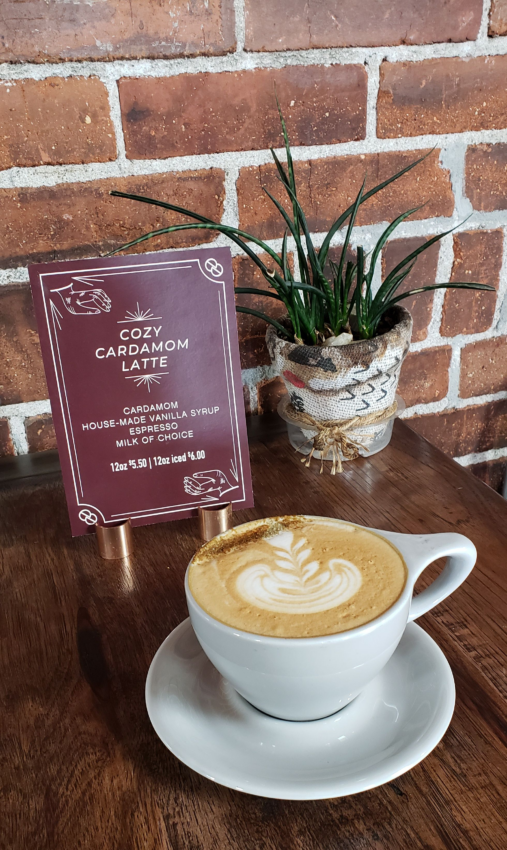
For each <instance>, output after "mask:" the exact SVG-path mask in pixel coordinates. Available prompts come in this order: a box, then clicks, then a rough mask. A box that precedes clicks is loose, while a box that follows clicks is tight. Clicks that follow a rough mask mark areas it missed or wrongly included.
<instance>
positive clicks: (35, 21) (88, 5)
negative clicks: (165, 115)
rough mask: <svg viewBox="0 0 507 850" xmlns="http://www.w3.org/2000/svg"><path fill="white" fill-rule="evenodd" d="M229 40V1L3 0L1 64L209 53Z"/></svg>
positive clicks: (224, 48)
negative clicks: (66, 0)
mask: <svg viewBox="0 0 507 850" xmlns="http://www.w3.org/2000/svg"><path fill="white" fill-rule="evenodd" d="M234 44H235V38H234V6H233V0H192V2H191V3H189V2H188V0H171V2H170V3H167V2H166V3H164V2H160V0H136V2H135V3H132V0H102V2H100V3H94V2H90V0H74V2H72V3H65V2H63V3H62V2H43V0H23V2H22V3H20V2H19V0H2V39H1V42H0V61H1V62H58V61H61V60H82V59H109V60H110V59H157V58H163V59H172V58H175V57H177V56H198V55H200V54H203V55H207V56H213V55H217V54H222V53H227V52H229V51H230V50H232V49H233V47H234Z"/></svg>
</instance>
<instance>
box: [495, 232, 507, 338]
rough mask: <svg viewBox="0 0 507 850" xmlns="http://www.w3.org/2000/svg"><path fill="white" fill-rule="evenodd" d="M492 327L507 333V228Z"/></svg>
mask: <svg viewBox="0 0 507 850" xmlns="http://www.w3.org/2000/svg"><path fill="white" fill-rule="evenodd" d="M492 326H493V328H494V329H495V331H497V332H498V333H507V227H505V228H504V234H503V258H502V267H501V269H500V281H499V285H498V295H497V299H496V309H495V316H494V319H493V325H492Z"/></svg>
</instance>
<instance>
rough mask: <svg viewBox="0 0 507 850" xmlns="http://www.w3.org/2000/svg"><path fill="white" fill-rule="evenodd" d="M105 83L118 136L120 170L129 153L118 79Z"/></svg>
mask: <svg viewBox="0 0 507 850" xmlns="http://www.w3.org/2000/svg"><path fill="white" fill-rule="evenodd" d="M105 85H106V88H107V95H108V98H109V113H110V115H111V122H112V124H113V127H114V132H115V136H116V157H117V159H116V162H117V165H118V168H119V169H120V170H123V169H124V168H125V165H124V164H125V163H126V162H127V155H126V152H125V138H124V136H123V124H122V120H121V106H120V94H119V91H118V83H117V82H116V80H110V79H108V80H107V81H106V82H105ZM122 167H123V168H122Z"/></svg>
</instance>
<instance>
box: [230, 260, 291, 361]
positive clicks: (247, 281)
mask: <svg viewBox="0 0 507 850" xmlns="http://www.w3.org/2000/svg"><path fill="white" fill-rule="evenodd" d="M260 259H261V260H262V261H263V263H265V264H266V265H267V267H268V268H271V267H272V265H273V263H272V261H271V259H270V257H269V256H268V255H267V254H261V256H260ZM232 265H233V269H234V280H235V282H236V286H252V287H254V288H255V289H263V290H265V291H266V292H267V291H268V290H269V289H270V287H269V286H268V283H267V281H266V280H265V278H264V277H263V275H262V274H261V272H260V271H259V269H258V268H257V266H256V265H255V263H253V262H252V260H250V259H249V258H248V257H234V259H233V261H232ZM271 291H272V292H273V289H271ZM236 303H237V304H238V305H239V306H241V307H251V308H252V310H259V311H260V312H261V313H267V314H268V316H272V317H273V318H274V319H278V318H280V316H285V315H286V313H287V310H286V309H285V306H284V304H283V303H282V302H281V301H276V300H275V299H274V298H270V297H269V296H267V295H266V296H264V297H263V296H262V295H237V296H236ZM237 319H238V335H239V348H240V354H241V365H242V367H243V369H252V368H253V367H255V366H266V365H267V364H269V363H270V362H271V361H270V359H269V354H268V350H267V348H266V342H265V336H266V328H267V324H266V322H263V321H262V319H257V318H256V317H255V316H249V315H247V314H246V313H237Z"/></svg>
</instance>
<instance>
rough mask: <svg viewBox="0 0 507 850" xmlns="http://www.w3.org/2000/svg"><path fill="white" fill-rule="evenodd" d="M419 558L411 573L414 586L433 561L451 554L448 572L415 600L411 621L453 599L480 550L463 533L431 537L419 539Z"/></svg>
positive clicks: (448, 557) (411, 610)
mask: <svg viewBox="0 0 507 850" xmlns="http://www.w3.org/2000/svg"><path fill="white" fill-rule="evenodd" d="M419 541H420V548H419V557H418V558H417V560H416V562H415V563H414V562H413V561H412V564H411V565H410V568H409V573H410V576H411V579H412V586H414V585H415V583H416V581H417V579H418V578H419V576H420V575H421V573H422V572H423V570H425V569H426V567H427V566H429V565H430V564H431V563H433V561H436V560H437V558H442V557H444V555H447V561H446V564H445V566H444V569H443V570H442V572H441V573H440V575H439V576H438V578H436V579H435V581H433V582H432V583H431V584H430V586H429V587H427V588H425V590H423V591H421V593H418V594H417V596H414V597H413V598H412V602H411V605H410V611H409V615H408V619H409V622H410V621H411V620H416V619H417V618H418V617H420V616H421V615H422V614H426V612H427V611H429V610H430V609H431V608H434V607H435V605H438V603H439V602H442V600H443V599H445V598H446V597H447V596H449V595H450V594H451V593H453V591H455V590H456V588H457V587H459V586H460V584H461V583H462V582H464V581H465V579H466V577H467V576H468V575H469V573H470V572H471V571H472V568H473V566H474V564H475V561H476V559H477V550H476V548H475V546H474V544H473V543H472V541H471V540H469V539H468V537H464V536H463V535H462V534H452V533H449V534H429V535H427V536H421V538H419Z"/></svg>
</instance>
